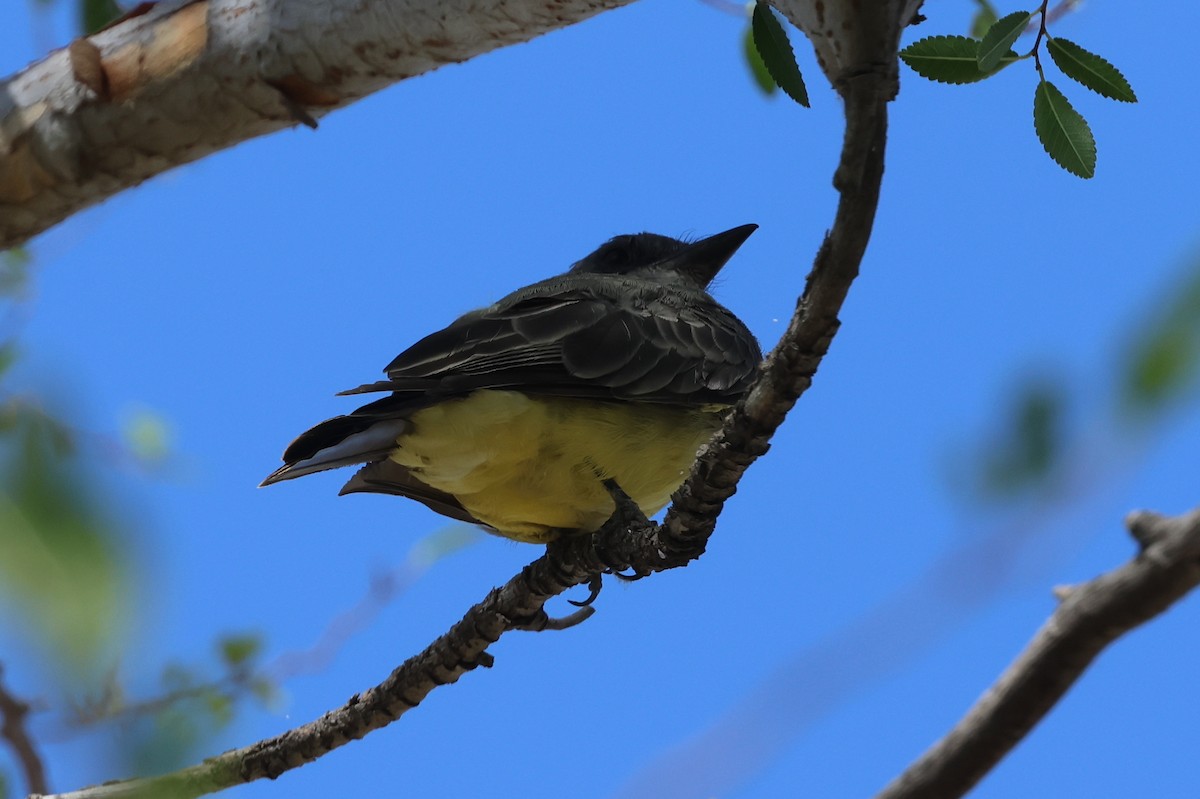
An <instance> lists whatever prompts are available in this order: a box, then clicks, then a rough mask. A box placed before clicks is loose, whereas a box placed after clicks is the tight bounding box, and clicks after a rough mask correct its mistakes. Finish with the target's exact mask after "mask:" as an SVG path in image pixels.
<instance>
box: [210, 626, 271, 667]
mask: <svg viewBox="0 0 1200 799" xmlns="http://www.w3.org/2000/svg"><path fill="white" fill-rule="evenodd" d="M262 646H263V640H262V636H261V635H256V634H252V633H251V634H245V633H243V634H240V635H225V636H222V637H221V639H220V640H219V641H217V648H218V649H219V650H220V652H221V659H222V660H223V661H225V665H227V666H229V667H230V668H235V669H236V668H241V667H244V666H246V665H247V664H248V663H249V662H250V661H252V660H253V659H254V658H256V657H258V654H259V653H260V652H261V651H262Z"/></svg>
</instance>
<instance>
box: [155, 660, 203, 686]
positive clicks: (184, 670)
mask: <svg viewBox="0 0 1200 799" xmlns="http://www.w3.org/2000/svg"><path fill="white" fill-rule="evenodd" d="M158 679H159V682H161V683H162V687H163V691H165V692H166V693H168V694H174V693H179V692H181V691H187V690H188V689H190V688H192V687H193V686H195V685H196V683H197V682H198V681H199V678H198V677H197V676H196V673H195V672H194V671H193V670H192V669H191V668H190V667H188V666H185V665H183V664H182V663H178V662H174V661H172V662H171V663H167V664H166V665H164V666H163V669H162V674H160V675H159V678H158Z"/></svg>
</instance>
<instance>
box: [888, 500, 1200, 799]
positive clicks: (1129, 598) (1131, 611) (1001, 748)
mask: <svg viewBox="0 0 1200 799" xmlns="http://www.w3.org/2000/svg"><path fill="white" fill-rule="evenodd" d="M1126 524H1127V526H1128V527H1129V529H1130V531H1131V533H1132V534H1133V536H1134V538H1135V539H1136V540H1137V541H1138V543H1139V544H1140V545H1141V547H1142V550H1141V552H1139V553H1138V555H1137V557H1135V558H1134V559H1133V560H1131V561H1130V562H1129V563H1126V564H1125V565H1124V566H1121V567H1120V568H1118V569H1115V570H1113V571H1111V572H1108V573H1107V574H1103V575H1101V576H1099V577H1097V578H1096V579H1094V580H1091V581H1090V582H1087V583H1084V584H1083V585H1079V586H1075V587H1072V588H1066V589H1060V590H1059V591H1057V592H1056V593H1057V595H1058V596H1059V598H1060V599H1061V600H1062V604H1060V605H1059V607H1058V609H1057V610H1056V611H1055V612H1054V614H1053V615H1052V616H1051V617H1050V618H1049V619H1048V620H1047V621H1046V623H1045V624H1044V625H1042V628H1041V629H1040V630H1038V632H1037V635H1035V636H1034V638H1033V640H1032V641H1031V642H1030V644H1029V646H1028V647H1026V649H1025V651H1024V652H1022V653H1021V654H1020V656H1018V657H1017V659H1016V660H1015V661H1014V662H1013V664H1012V665H1011V666H1009V667H1008V669H1007V670H1006V671H1005V672H1004V673H1003V674H1002V675H1001V676H1000V679H999V680H997V681H996V683H995V684H994V685H993V686H992V687H991V688H989V689H988V690H987V692H986V693H984V695H983V696H982V697H981V698H980V699H979V701H978V702H976V703H975V706H974V707H972V708H971V709H970V710H969V711H968V712H967V714H966V715H965V716H964V717H963V718H962V720H961V721H959V723H958V724H957V725H956V726H955V727H954V729H952V730H951V731H950V733H949V734H948V735H946V737H945V738H943V739H942V740H941V741H939V742H938V743H937V744H935V745H934V746H933V747H932V748H930V749H929V750H928V751H927V752H926V753H925V754H924V755H922V756H921V758H920V759H919V760H917V761H916V762H915V763H913V764H912V765H911V766H909V767H908V769H907V770H906V771H905V772H904V773H903V774H901V775H900V776H899V777H897V778H896V779H895V780H894V781H893V782H892V783H891V784H890V785H888V786H887V787H886V788H884V790H883V791H882V792H881V793H879V794H878V795H877V796H876V799H919V798H921V797H929V796H937V797H946V798H947V799H952V797H958V796H963V795H964V794H966V793H967V791H969V790H971V788H972V787H973V786H974V785H975V784H976V783H977V782H979V781H980V780H981V779H983V777H984V776H985V775H986V774H987V773H988V772H989V771H991V769H993V768H994V767H995V766H996V764H997V763H999V762H1000V761H1001V760H1002V759H1003V758H1004V756H1005V755H1007V754H1008V753H1009V752H1010V751H1011V750H1012V749H1013V747H1015V746H1016V745H1017V744H1018V743H1019V742H1020V741H1021V740H1022V739H1024V737H1025V736H1026V735H1028V734H1029V732H1030V730H1032V729H1033V727H1034V726H1035V725H1036V724H1037V723H1038V722H1039V721H1041V719H1042V717H1044V716H1045V715H1046V714H1047V713H1048V712H1049V711H1050V709H1051V708H1052V707H1054V705H1055V704H1056V703H1057V702H1058V700H1059V699H1061V698H1062V697H1063V695H1064V694H1066V692H1067V690H1068V689H1070V687H1071V686H1072V685H1074V684H1075V681H1076V680H1078V679H1079V677H1080V675H1082V674H1083V672H1084V671H1085V670H1086V669H1087V667H1088V666H1089V665H1091V663H1092V661H1093V660H1095V659H1096V656H1097V655H1099V654H1100V652H1102V651H1103V650H1104V648H1105V647H1106V646H1108V645H1109V644H1111V643H1112V642H1113V641H1115V640H1116V639H1117V638H1119V637H1121V636H1122V635H1124V634H1125V633H1127V632H1129V631H1130V630H1133V629H1134V628H1136V627H1138V626H1140V625H1142V624H1144V623H1146V622H1147V621H1149V620H1150V619H1152V618H1154V617H1155V616H1157V615H1158V614H1160V613H1162V612H1163V611H1164V610H1166V609H1167V608H1169V607H1170V606H1171V605H1172V604H1174V603H1175V602H1177V601H1178V600H1179V599H1181V598H1182V597H1183V596H1184V595H1186V594H1187V593H1188V592H1189V591H1191V590H1192V589H1194V588H1195V587H1196V586H1197V585H1200V509H1197V510H1194V511H1192V512H1191V513H1189V514H1186V515H1184V516H1178V517H1175V518H1165V517H1162V516H1159V515H1157V514H1154V513H1149V512H1146V511H1142V512H1139V513H1134V514H1131V515H1130V516H1129V518H1128V519H1127V520H1126Z"/></svg>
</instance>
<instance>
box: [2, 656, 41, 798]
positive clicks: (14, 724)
mask: <svg viewBox="0 0 1200 799" xmlns="http://www.w3.org/2000/svg"><path fill="white" fill-rule="evenodd" d="M2 676H4V669H3V667H0V677H2ZM28 715H29V704H28V703H27V702H22V701H21V700H20V699H17V698H16V697H15V696H13V695H12V694H10V693H9V692H8V690H7V689H6V688H5V687H4V685H3V684H0V738H3V739H4V740H5V741H7V742H8V747H9V748H10V749H12V751H13V756H14V757H15V758H16V761H17V763H18V764H19V765H20V766H21V773H22V774H23V775H24V777H25V784H26V785H27V786H28V787H29V791H30V793H43V792H45V791H48V790H50V782H49V780H48V779H47V778H46V766H45V763H43V762H42V758H41V755H39V754H38V751H37V747H35V746H34V744H33V739H32V738H30V737H29V731H28V730H26V729H25V717H26V716H28Z"/></svg>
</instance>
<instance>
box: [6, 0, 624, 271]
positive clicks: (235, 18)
mask: <svg viewBox="0 0 1200 799" xmlns="http://www.w3.org/2000/svg"><path fill="white" fill-rule="evenodd" d="M628 2H630V0H371V2H363V1H362V0H167V2H161V3H158V4H156V5H153V6H150V7H149V10H147V11H145V12H144V13H141V14H139V15H137V16H132V17H129V18H127V19H125V20H122V21H120V22H118V23H116V24H114V25H112V26H111V27H110V28H108V29H107V30H104V31H101V32H100V33H97V34H95V35H93V36H89V37H86V38H81V39H77V40H76V41H74V42H73V43H72V44H71V45H70V46H68V47H66V48H64V49H62V50H58V51H56V52H54V53H51V54H50V55H49V56H47V57H46V58H44V59H43V60H41V61H39V62H37V63H35V64H33V65H31V66H29V67H27V68H26V69H24V70H22V71H21V72H19V73H18V74H16V75H13V76H11V77H9V78H7V79H5V80H4V81H3V82H2V83H0V249H4V248H6V247H12V246H14V245H18V244H21V243H22V242H24V241H25V240H27V239H28V238H29V237H31V236H33V235H35V234H37V233H39V232H41V231H43V230H45V229H47V228H48V227H50V226H51V225H54V224H55V223H57V222H59V221H61V220H63V219H65V218H66V217H68V216H70V215H71V214H73V213H75V212H76V211H79V210H81V209H83V208H86V207H87V206H89V205H93V204H95V203H97V202H100V201H101V200H104V199H105V198H107V197H109V196H111V195H113V194H115V193H117V192H119V191H122V190H124V189H127V188H130V187H132V186H136V185H138V184H139V183H141V182H142V181H144V180H146V179H148V178H151V177H153V176H154V175H157V174H159V173H161V172H165V171H166V170H168V169H170V168H171V167H175V166H178V165H180V164H185V163H188V162H190V161H195V160H196V159H198V158H203V157H204V156H206V155H209V154H210V153H213V152H216V151H218V150H222V149H224V148H226V147H231V146H232V145H234V144H237V143H238V142H241V141H245V140H246V139H250V138H253V137H255V136H261V135H263V134H265V133H271V132H273V131H276V130H280V129H282V128H285V127H290V126H293V125H296V124H299V123H303V124H307V125H310V126H313V127H315V126H316V120H317V119H318V118H320V117H321V116H322V115H324V114H326V113H328V112H329V111H331V110H334V109H336V108H341V107H343V106H346V105H349V104H350V103H352V102H354V101H355V100H358V99H360V98H362V97H365V96H366V95H368V94H371V93H372V92H375V91H378V90H379V89H382V88H384V87H386V86H389V85H391V84H393V83H395V82H396V81H399V80H403V79H404V78H408V77H412V76H414V75H420V74H422V73H425V72H428V71H430V70H433V69H436V68H438V67H440V66H442V65H444V64H450V63H456V62H460V61H466V60H467V59H469V58H472V57H474V56H476V55H479V54H481V53H486V52H488V51H490V50H494V49H496V48H498V47H503V46H505V45H509V44H516V43H518V42H524V41H527V40H529V39H532V38H534V37H535V36H539V35H541V34H543V33H546V32H547V31H550V30H554V29H556V28H562V27H565V26H567V25H569V24H572V23H574V22H579V21H581V20H584V19H587V18H588V17H591V16H593V15H595V14H597V13H599V12H600V11H603V10H605V9H609V8H614V7H617V6H620V5H624V4H626V3H628Z"/></svg>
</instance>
